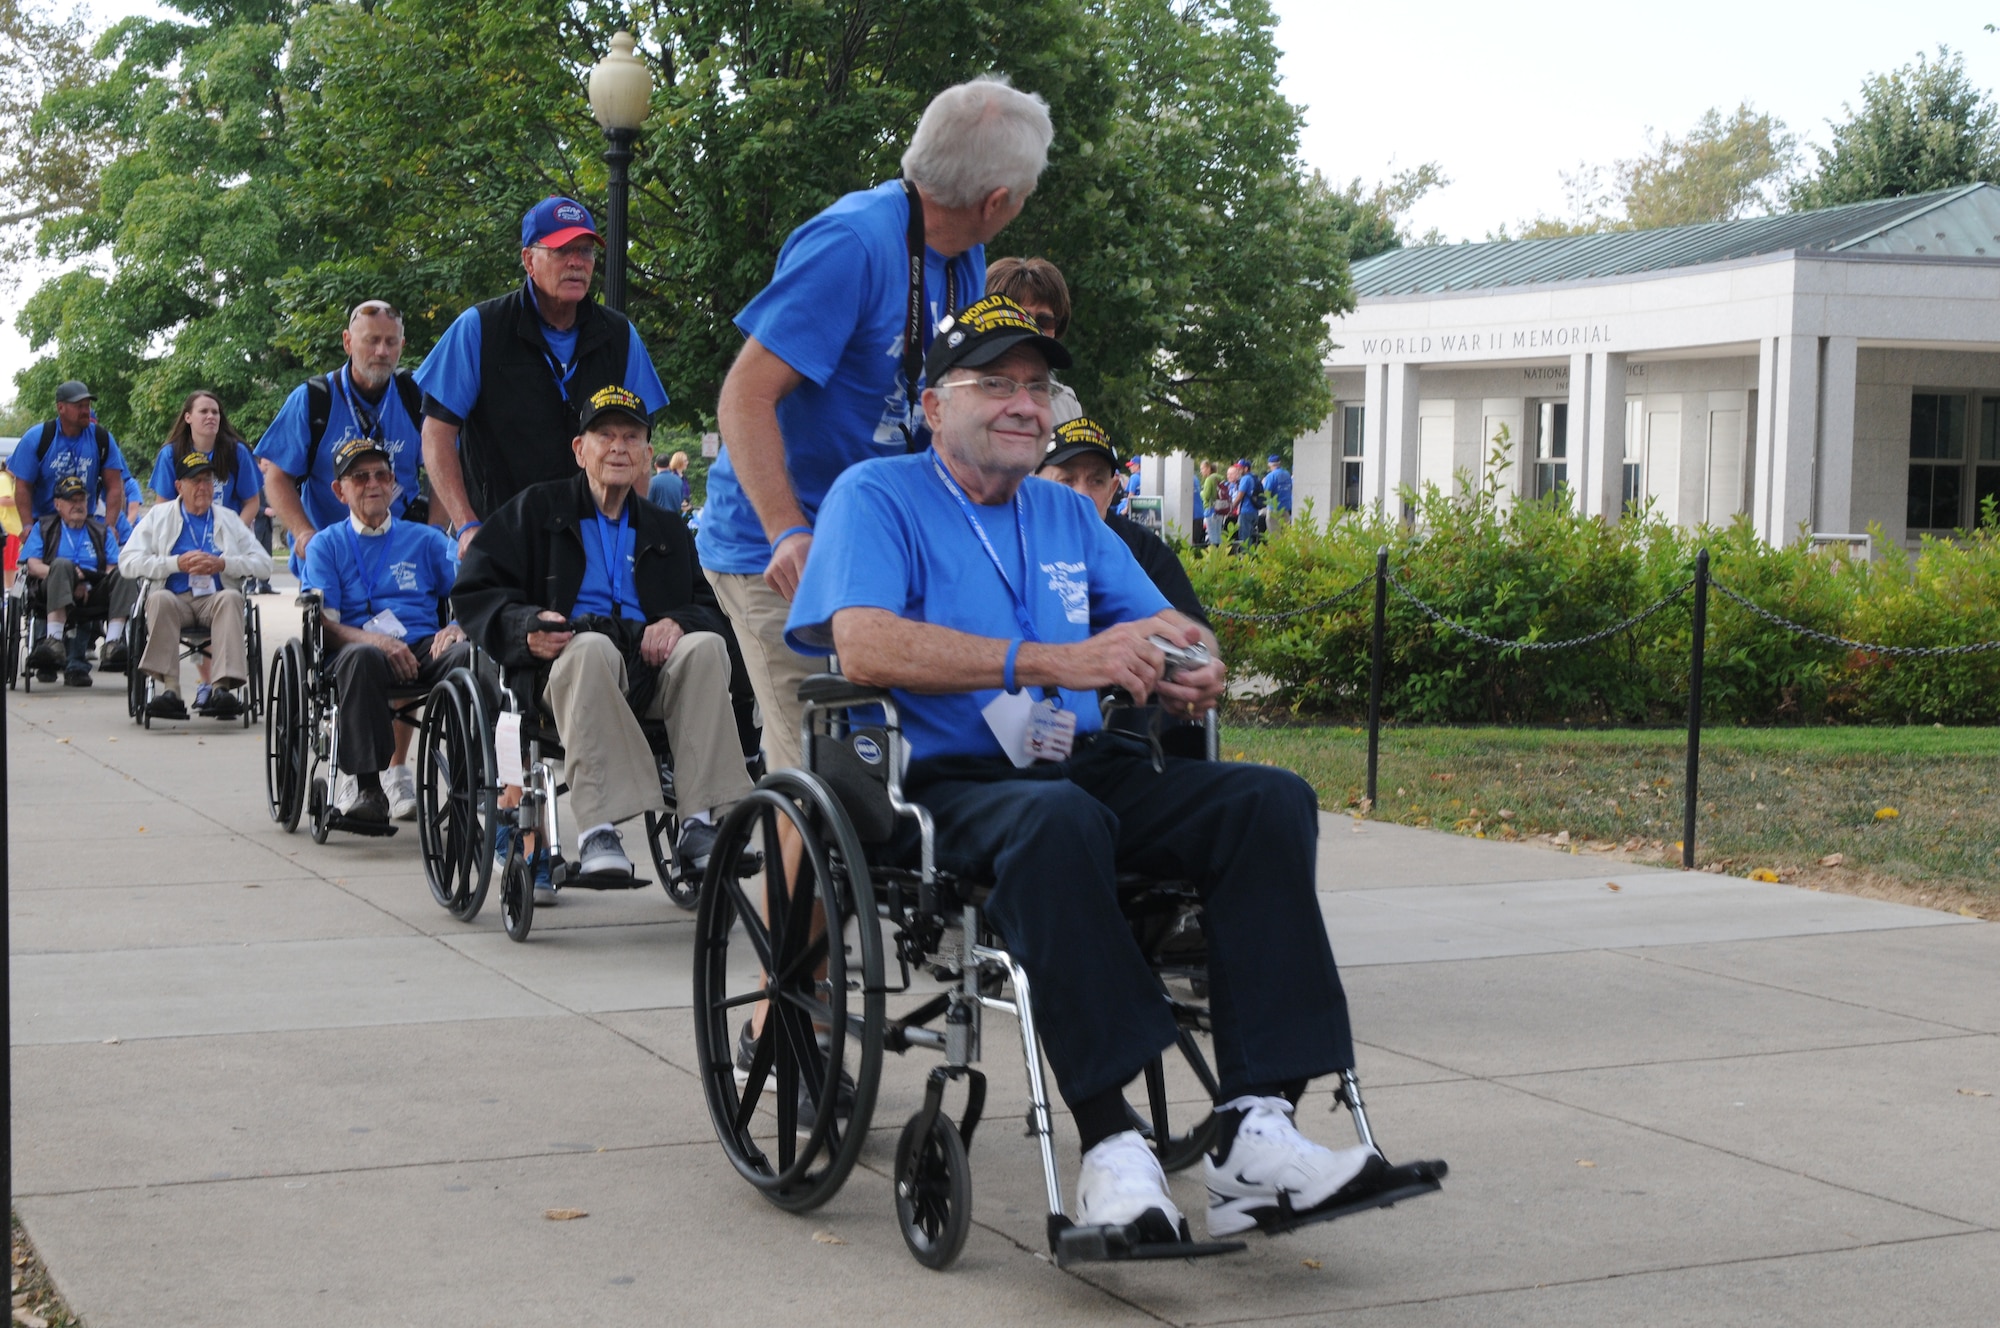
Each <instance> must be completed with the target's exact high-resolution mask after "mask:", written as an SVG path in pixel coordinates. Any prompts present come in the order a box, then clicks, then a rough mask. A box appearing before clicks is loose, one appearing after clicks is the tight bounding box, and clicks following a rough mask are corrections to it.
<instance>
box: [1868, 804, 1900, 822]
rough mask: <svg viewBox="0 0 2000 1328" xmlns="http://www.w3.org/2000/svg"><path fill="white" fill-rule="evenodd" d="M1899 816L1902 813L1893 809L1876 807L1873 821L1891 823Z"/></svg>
mask: <svg viewBox="0 0 2000 1328" xmlns="http://www.w3.org/2000/svg"><path fill="white" fill-rule="evenodd" d="M1901 815H1902V813H1901V812H1899V811H1897V810H1896V809H1895V808H1894V807H1877V808H1876V809H1875V819H1876V820H1878V821H1893V820H1895V819H1896V818H1897V817H1899V816H1901Z"/></svg>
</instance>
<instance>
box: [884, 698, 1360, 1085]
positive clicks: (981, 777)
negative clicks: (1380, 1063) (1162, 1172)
mask: <svg viewBox="0 0 2000 1328" xmlns="http://www.w3.org/2000/svg"><path fill="white" fill-rule="evenodd" d="M906 782H907V786H908V788H909V790H910V796H911V798H912V799H913V800H915V801H918V802H921V803H922V804H923V805H924V806H925V807H926V808H928V809H929V810H930V813H931V816H932V818H933V820H934V822H935V824H936V828H937V853H938V862H939V865H940V866H943V867H945V868H946V869H948V870H950V871H952V872H954V873H958V874H961V875H969V876H972V877H975V878H982V879H991V880H992V881H993V882H994V889H993V893H992V896H991V898H990V899H989V900H988V901H987V904H986V917H987V920H988V921H989V922H991V923H992V924H993V926H994V928H995V930H996V931H998V932H999V934H1000V936H1001V938H1002V940H1003V942H1004V943H1005V945H1006V947H1007V949H1008V951H1009V952H1010V953H1012V954H1013V956H1014V957H1015V959H1017V960H1018V961H1020V963H1021V965H1022V966H1023V967H1024V968H1025V969H1027V972H1028V980H1029V982H1030V984H1031V986H1032V988H1033V991H1034V1009H1035V1019H1036V1023H1037V1026H1038V1031H1039V1032H1040V1034H1041V1037H1042V1045H1043V1048H1044V1050H1045V1051H1046V1052H1047V1054H1048V1058H1049V1064H1050V1066H1051V1067H1052V1068H1053V1069H1054V1071H1055V1077H1056V1086H1057V1087H1058V1088H1059V1089H1060V1090H1061V1091H1062V1095H1063V1097H1064V1099H1065V1100H1066V1101H1068V1102H1070V1103H1072V1104H1075V1103H1077V1102H1081V1101H1083V1100H1085V1099H1087V1098H1091V1097H1094V1096H1096V1095H1098V1094H1100V1093H1104V1092H1107V1091H1109V1090H1111V1089H1115V1088H1120V1087H1123V1086H1124V1085H1125V1084H1127V1083H1129V1082H1130V1081H1131V1080H1132V1079H1133V1078H1134V1077H1135V1076H1136V1075H1137V1074H1138V1073H1139V1072H1140V1071H1141V1070H1143V1069H1144V1068H1145V1067H1146V1065H1147V1064H1148V1063H1149V1062H1151V1061H1152V1060H1153V1058H1154V1057H1155V1056H1158V1055H1159V1054H1160V1053H1161V1052H1162V1051H1163V1050H1165V1049H1166V1048H1167V1047H1169V1046H1171V1045H1172V1044H1173V1042H1174V1039H1175V1028H1174V1021H1173V1016H1172V1014H1171V1013H1170V1011H1169V1010H1168V1007H1167V1003H1166V998H1165V996H1164V995H1163V994H1162V992H1161V989H1160V985H1159V982H1158V981H1157V980H1156V979H1155V978H1154V976H1153V974H1152V971H1151V970H1150V969H1149V968H1148V967H1147V965H1146V962H1145V959H1144V958H1143V956H1142V955H1141V954H1140V951H1139V946H1138V943H1137V942H1136V941H1134V940H1133V938H1132V932H1131V929H1130V927H1129V926H1128V925H1127V924H1126V922H1125V920H1124V917H1123V916H1122V915H1121V914H1120V912H1119V910H1118V899H1117V873H1118V872H1119V871H1128V872H1139V873H1144V874H1146V875H1148V876H1155V877H1160V878H1163V879H1174V880H1184V881H1188V882H1191V883H1192V884H1193V885H1194V886H1195V887H1196V888H1197V889H1199V890H1200V892H1201V896H1202V901H1203V910H1202V926H1203V929H1204V930H1205V931H1206V933H1207V937H1208V955H1209V969H1208V980H1209V999H1210V1006H1211V1011H1212V1014H1213V1017H1214V1021H1215V1057H1216V1062H1217V1063H1216V1073H1217V1078H1218V1080H1219V1081H1220V1084H1221V1089H1222V1091H1221V1093H1220V1094H1219V1095H1218V1100H1220V1101H1227V1100H1228V1099H1229V1098H1232V1097H1235V1096H1238V1095H1239V1094H1240V1093H1242V1092H1243V1091H1244V1090H1245V1089H1248V1088H1253V1087H1265V1086H1271V1085H1277V1084H1283V1083H1286V1082H1289V1081H1293V1080H1302V1079H1311V1078H1316V1077H1318V1076H1320V1075H1324V1074H1331V1073H1334V1072H1336V1071H1339V1070H1344V1069H1350V1068H1352V1067H1353V1065H1354V1039H1353V1034H1352V1032H1351V1031H1350V1029H1349V1026H1348V1018H1347V996H1346V994H1345V993H1344V992H1343V991H1342V990H1341V986H1340V974H1339V971H1338V970H1337V969H1336V968H1335V967H1334V962H1333V949H1332V947H1331V946H1329V945H1328V944H1327V939H1326V923H1325V921H1324V920H1323V919H1322V918H1321V916H1320V911H1319V905H1318V902H1317V900H1316V899H1315V898H1314V889H1313V872H1314V864H1315V846H1316V845H1317V843H1318V839H1319V816H1318V811H1319V804H1318V800H1317V799H1316V798H1315V797H1314V795H1313V791H1312V788H1311V787H1310V786H1309V785H1308V784H1307V783H1306V782H1305V781H1304V780H1303V779H1300V778H1299V777H1298V776H1297V775H1295V774H1293V773H1292V772H1290V771H1289V770H1278V769H1275V768H1272V767H1270V766H1261V765H1231V764H1228V763H1225V762H1209V761H1194V760H1187V759H1184V758H1181V757H1172V756H1170V757H1167V758H1166V761H1165V769H1164V770H1163V771H1156V770H1155V769H1154V768H1153V760H1152V755H1151V753H1150V751H1149V750H1148V749H1147V748H1146V746H1145V745H1144V744H1143V743H1141V742H1138V741H1136V740H1134V739H1131V738H1129V737H1124V736H1119V735H1113V734H1088V735H1085V736H1084V737H1082V738H1080V739H1078V742H1077V747H1076V751H1075V753H1074V754H1073V755H1072V757H1071V759H1070V760H1068V761H1065V762H1061V763H1041V764H1037V765H1034V766H1031V767H1029V768H1028V769H1026V770H1016V769H1015V768H1014V767H1013V766H1012V765H1011V764H1009V763H1008V762H1007V761H1006V760H1004V759H1002V758H999V757H995V758H993V759H991V760H985V759H965V758H955V757H939V758H936V759H933V760H929V761H919V762H917V763H915V764H914V765H913V766H912V768H911V770H910V776H909V779H908V781H906Z"/></svg>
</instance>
